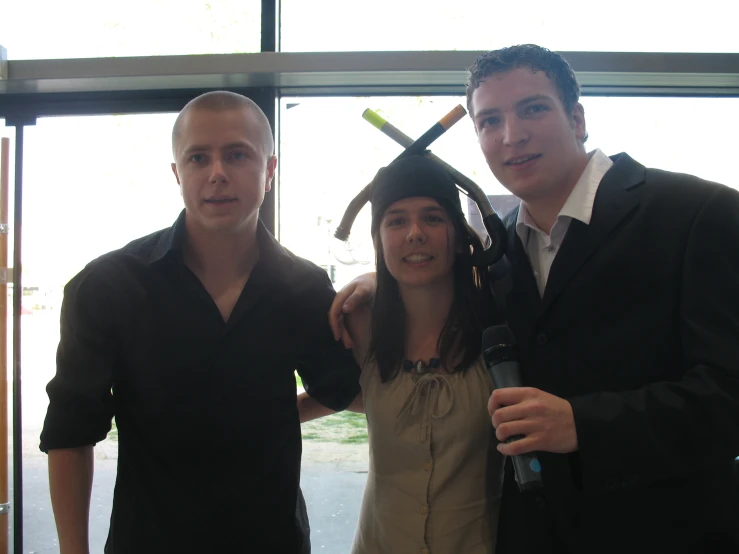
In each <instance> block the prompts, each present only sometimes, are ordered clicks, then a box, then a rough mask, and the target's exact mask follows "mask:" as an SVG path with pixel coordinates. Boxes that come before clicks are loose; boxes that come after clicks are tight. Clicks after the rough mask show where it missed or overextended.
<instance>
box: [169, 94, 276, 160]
mask: <svg viewBox="0 0 739 554" xmlns="http://www.w3.org/2000/svg"><path fill="white" fill-rule="evenodd" d="M194 110H198V111H201V110H202V111H215V112H221V111H228V110H246V111H249V112H251V113H252V114H253V115H254V118H255V120H256V121H257V124H258V125H259V127H260V133H259V134H260V138H261V143H262V147H263V149H264V155H265V156H266V157H269V156H271V155H272V154H274V150H275V142H274V138H273V137H272V129H271V127H270V125H269V120H268V119H267V116H266V115H264V112H263V111H262V109H261V108H260V107H259V106H257V104H256V102H254V101H253V100H252V99H250V98H247V97H246V96H243V95H241V94H236V93H235V92H228V91H225V90H217V91H213V92H206V93H205V94H201V95H200V96H197V97H195V98H193V99H192V100H190V101H189V102H188V103H187V104H186V105H185V107H184V108H182V111H180V113H179V115H178V116H177V119H176V120H175V122H174V126H173V127H172V156H173V157H174V158H175V159H177V144H178V142H179V139H180V135H181V133H182V126H183V122H184V121H185V119H186V118H187V114H189V113H190V112H192V111H194Z"/></svg>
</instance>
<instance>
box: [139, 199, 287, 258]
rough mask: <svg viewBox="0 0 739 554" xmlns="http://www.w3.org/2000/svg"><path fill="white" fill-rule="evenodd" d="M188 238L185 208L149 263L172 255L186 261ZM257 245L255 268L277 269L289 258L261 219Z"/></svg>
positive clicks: (167, 231) (151, 256) (158, 243)
mask: <svg viewBox="0 0 739 554" xmlns="http://www.w3.org/2000/svg"><path fill="white" fill-rule="evenodd" d="M186 239H187V233H186V230H185V210H184V209H183V210H182V211H181V212H180V215H179V216H178V217H177V220H176V221H175V222H174V224H173V225H172V226H171V227H169V228H167V229H165V230H164V232H163V233H162V236H161V237H159V240H158V241H157V244H156V246H155V247H154V250H152V252H151V255H150V256H149V263H156V262H158V261H159V260H162V259H164V258H169V257H172V256H176V257H177V259H179V260H180V261H181V262H183V263H184V261H183V257H182V253H183V249H184V246H185V240H186ZM257 245H258V246H259V261H258V262H257V266H256V267H255V270H256V269H257V268H259V270H260V272H261V270H262V269H264V270H267V271H268V272H269V271H270V270H271V269H276V268H277V267H278V266H279V262H280V261H281V260H282V259H283V258H289V256H288V255H287V251H286V250H285V248H284V247H283V246H282V245H281V244H280V243H279V242H277V239H276V238H275V237H274V236H272V233H270V232H269V231H268V230H267V227H266V226H265V225H264V223H263V222H262V220H261V219H260V220H259V221H258V222H257Z"/></svg>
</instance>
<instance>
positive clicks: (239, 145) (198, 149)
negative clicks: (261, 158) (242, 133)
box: [183, 142, 256, 154]
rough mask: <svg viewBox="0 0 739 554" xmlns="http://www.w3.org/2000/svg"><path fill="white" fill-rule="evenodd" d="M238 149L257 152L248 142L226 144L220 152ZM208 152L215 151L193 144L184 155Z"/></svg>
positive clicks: (205, 146) (202, 145)
mask: <svg viewBox="0 0 739 554" xmlns="http://www.w3.org/2000/svg"><path fill="white" fill-rule="evenodd" d="M236 148H246V149H248V150H253V151H256V149H255V148H254V146H252V145H251V144H250V143H248V142H230V143H228V144H224V145H223V146H221V147H220V148H219V149H218V150H234V149H236ZM207 150H213V148H212V147H210V146H207V145H205V144H193V145H192V146H188V147H187V148H186V149H185V150H184V151H183V153H184V154H189V153H191V152H203V151H207Z"/></svg>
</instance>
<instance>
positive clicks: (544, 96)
mask: <svg viewBox="0 0 739 554" xmlns="http://www.w3.org/2000/svg"><path fill="white" fill-rule="evenodd" d="M542 100H547V101H549V102H552V101H553V99H552V97H551V96H549V95H547V94H532V95H531V96H527V97H526V98H521V100H519V101H518V102H516V107H517V108H520V107H521V106H525V105H526V104H531V103H532V102H540V101H542ZM498 112H500V108H486V109H484V110H480V111H479V112H477V114H475V119H477V118H478V117H487V116H489V115H491V114H495V113H498Z"/></svg>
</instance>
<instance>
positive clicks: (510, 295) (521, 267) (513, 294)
mask: <svg viewBox="0 0 739 554" xmlns="http://www.w3.org/2000/svg"><path fill="white" fill-rule="evenodd" d="M518 210H519V208H518V207H517V208H514V209H513V210H511V212H510V213H509V214H508V215H507V216H506V217H505V218H504V223H505V227H506V234H507V241H508V242H507V245H506V253H505V256H504V257H503V258H502V259H501V260H500V261H499V262H498V263H497V264H495V266H493V268H492V270H491V273H490V277H491V280H492V282H493V290H494V291H495V295H496V297H497V298H498V300H499V302H500V303H501V304H502V307H503V309H504V310H505V311H506V313H507V314H508V315H507V318H508V319H510V317H519V316H525V318H526V319H527V320H531V319H533V318H535V317H536V315H537V314H538V313H539V308H540V305H541V299H540V297H539V291H538V289H537V286H536V281H535V280H534V274H533V271H532V270H531V264H530V263H529V259H528V256H527V255H526V252H525V251H524V248H523V244H522V243H521V239H519V238H518V234H517V233H516V219H517V217H518Z"/></svg>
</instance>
